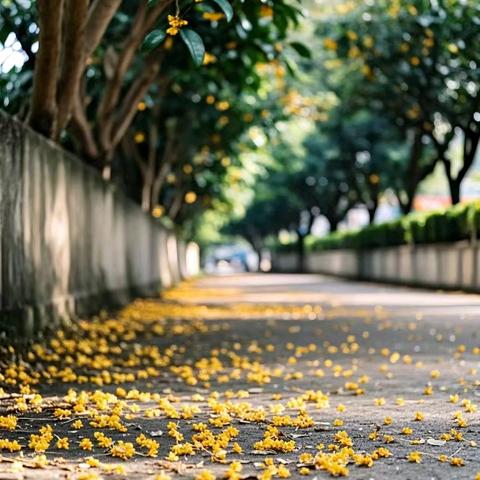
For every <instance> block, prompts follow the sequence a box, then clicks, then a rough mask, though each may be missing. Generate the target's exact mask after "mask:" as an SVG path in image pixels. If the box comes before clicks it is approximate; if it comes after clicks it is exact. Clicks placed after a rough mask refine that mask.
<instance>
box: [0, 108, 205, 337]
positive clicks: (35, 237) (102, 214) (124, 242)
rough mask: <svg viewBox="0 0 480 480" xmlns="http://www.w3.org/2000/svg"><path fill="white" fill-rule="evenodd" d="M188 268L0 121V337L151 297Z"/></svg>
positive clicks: (94, 180)
mask: <svg viewBox="0 0 480 480" xmlns="http://www.w3.org/2000/svg"><path fill="white" fill-rule="evenodd" d="M195 252H196V253H195ZM187 256H188V257H189V259H190V260H189V262H187V258H186V257H187ZM195 261H197V262H198V251H197V250H196V249H195V246H193V245H189V246H186V245H184V244H183V243H182V242H181V241H179V240H178V239H177V237H176V236H175V234H174V233H173V232H170V231H168V230H167V229H166V228H165V227H164V226H162V225H161V224H160V223H159V222H158V221H155V220H154V219H152V218H151V217H150V216H148V215H146V214H144V213H143V212H142V211H141V210H140V208H139V207H138V206H137V205H136V204H135V203H133V202H131V201H130V200H129V199H127V198H126V197H125V196H124V195H123V194H122V193H121V192H119V191H117V190H116V188H115V186H113V185H109V184H106V183H105V182H104V181H103V180H102V179H101V178H100V176H99V175H98V174H97V172H95V171H94V170H92V169H90V168H88V167H86V166H85V165H84V164H83V163H81V162H80V161H79V160H78V159H77V158H75V157H74V156H72V155H70V154H68V153H66V152H65V151H63V150H61V149H60V148H58V147H57V146H55V145H54V144H52V143H50V142H48V141H46V140H45V139H44V138H42V137H40V136H39V135H37V134H35V133H33V132H32V131H30V130H29V129H27V128H25V127H24V126H23V125H21V124H20V123H18V122H16V121H14V120H12V119H11V118H9V117H8V116H6V115H4V114H2V113H1V112H0V272H1V275H0V331H3V332H7V333H11V334H13V335H17V336H18V335H20V336H21V335H24V336H31V335H33V334H34V333H37V332H40V331H42V330H43V329H45V328H46V327H51V328H55V327H56V326H58V325H59V324H60V323H62V322H67V321H68V320H69V318H71V317H72V315H74V314H76V313H77V314H86V313H89V312H93V311H95V310H96V309H97V308H99V307H100V306H104V305H105V304H106V302H108V303H110V304H112V303H113V304H122V303H124V302H125V301H127V300H128V299H129V298H130V297H131V296H132V295H141V294H151V293H155V292H158V290H159V288H161V287H168V286H171V285H172V284H174V283H176V282H178V281H179V280H180V279H181V278H184V277H186V276H188V275H192V274H195V273H197V272H198V263H197V264H196V265H195Z"/></svg>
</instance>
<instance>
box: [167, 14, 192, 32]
mask: <svg viewBox="0 0 480 480" xmlns="http://www.w3.org/2000/svg"><path fill="white" fill-rule="evenodd" d="M167 19H168V25H169V27H168V28H167V33H168V35H172V36H175V35H178V33H179V32H180V29H181V28H182V27H184V26H185V25H188V21H187V20H184V19H183V18H180V17H179V16H178V15H168V17H167Z"/></svg>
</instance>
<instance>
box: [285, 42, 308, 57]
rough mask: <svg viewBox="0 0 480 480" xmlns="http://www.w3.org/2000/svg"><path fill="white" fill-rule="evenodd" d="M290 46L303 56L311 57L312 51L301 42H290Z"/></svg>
mask: <svg viewBox="0 0 480 480" xmlns="http://www.w3.org/2000/svg"><path fill="white" fill-rule="evenodd" d="M290 46H291V47H292V48H293V49H294V50H295V51H296V52H297V53H298V54H299V55H300V56H301V57H303V58H312V52H311V51H310V49H309V48H307V47H306V46H305V45H304V44H303V43H300V42H292V43H290Z"/></svg>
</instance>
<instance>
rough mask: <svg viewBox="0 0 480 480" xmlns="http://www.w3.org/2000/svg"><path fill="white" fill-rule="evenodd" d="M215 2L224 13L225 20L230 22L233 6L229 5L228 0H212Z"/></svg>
mask: <svg viewBox="0 0 480 480" xmlns="http://www.w3.org/2000/svg"><path fill="white" fill-rule="evenodd" d="M212 1H213V2H215V3H216V4H217V5H218V6H219V7H220V8H221V9H222V10H223V13H224V14H225V18H226V19H227V22H230V21H231V20H232V18H233V8H232V6H231V5H230V2H229V1H228V0H212Z"/></svg>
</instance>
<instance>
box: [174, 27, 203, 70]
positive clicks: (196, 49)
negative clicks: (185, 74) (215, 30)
mask: <svg viewBox="0 0 480 480" xmlns="http://www.w3.org/2000/svg"><path fill="white" fill-rule="evenodd" d="M180 36H181V37H182V40H183V42H184V43H185V45H186V46H187V47H188V50H189V51H190V55H191V56H192V58H193V61H194V63H195V65H196V66H197V67H199V66H200V65H202V64H203V59H204V57H205V45H204V44H203V40H202V37H201V36H200V35H199V34H198V33H197V32H194V31H193V30H190V29H189V28H182V29H181V30H180Z"/></svg>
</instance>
